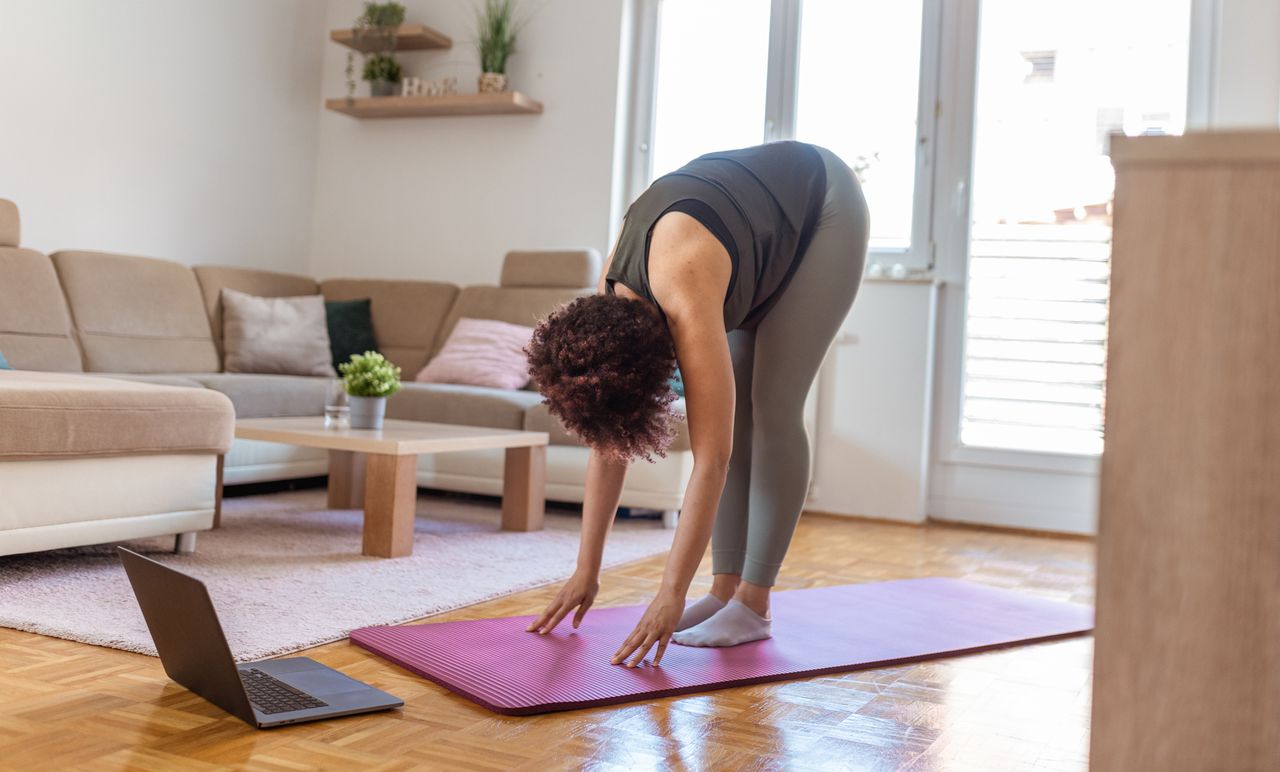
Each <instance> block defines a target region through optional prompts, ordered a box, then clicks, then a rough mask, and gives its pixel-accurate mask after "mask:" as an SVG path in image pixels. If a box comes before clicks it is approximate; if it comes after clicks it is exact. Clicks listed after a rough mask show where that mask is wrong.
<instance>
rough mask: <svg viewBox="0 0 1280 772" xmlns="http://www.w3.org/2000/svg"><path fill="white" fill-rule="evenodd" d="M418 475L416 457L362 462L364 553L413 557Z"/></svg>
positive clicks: (382, 556) (374, 457) (373, 459)
mask: <svg viewBox="0 0 1280 772" xmlns="http://www.w3.org/2000/svg"><path fill="white" fill-rule="evenodd" d="M417 472H418V457H417V456H383V455H371V456H369V458H368V461H367V462H366V463H365V492H364V531H363V539H364V554H366V555H370V556H373V557H379V558H401V557H404V556H405V555H412V554H413V514H414V509H415V504H416V503H417V501H416V499H417V497H416V493H417V490H418V480H417Z"/></svg>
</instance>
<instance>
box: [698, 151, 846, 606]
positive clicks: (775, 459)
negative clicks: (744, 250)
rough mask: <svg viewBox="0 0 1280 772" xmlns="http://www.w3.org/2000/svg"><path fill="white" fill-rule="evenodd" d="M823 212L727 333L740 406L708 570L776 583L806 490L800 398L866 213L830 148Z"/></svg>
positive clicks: (840, 303)
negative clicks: (741, 322)
mask: <svg viewBox="0 0 1280 772" xmlns="http://www.w3.org/2000/svg"><path fill="white" fill-rule="evenodd" d="M818 151H819V152H820V153H821V154H822V160H823V162H824V163H825V164H826V167H827V196H826V200H825V202H824V204H823V207H822V216H821V217H820V218H819V219H818V225H817V228H816V230H815V232H814V236H813V239H812V241H810V242H809V246H808V248H807V249H806V251H805V254H804V258H803V259H802V260H801V262H800V266H799V267H798V268H797V269H796V272H795V275H794V276H792V279H791V283H790V284H788V285H787V287H786V289H784V290H783V292H782V296H781V297H780V298H779V299H778V302H777V303H776V304H774V306H773V308H771V309H770V310H769V313H768V314H767V315H765V317H764V319H763V320H761V322H760V324H759V325H758V326H757V327H756V329H755V330H753V331H744V330H735V331H734V332H731V333H729V351H730V354H731V356H732V358H733V376H734V380H735V382H736V387H737V411H736V413H735V415H734V419H733V456H732V458H731V459H730V462H729V474H728V479H727V480H726V482H725V487H724V494H723V496H721V498H720V509H719V510H718V511H717V512H716V522H715V530H714V531H713V532H712V537H711V556H712V572H713V573H717V574H734V575H737V576H741V577H742V578H743V579H744V580H745V581H748V582H751V583H753V584H759V585H764V586H766V587H771V586H773V583H774V581H775V580H776V579H777V577H778V569H779V568H781V567H782V559H783V557H785V556H786V554H787V548H788V547H789V546H790V545H791V537H792V534H794V533H795V529H796V522H797V521H799V519H800V510H801V509H802V508H803V507H804V501H805V497H806V495H807V493H808V489H809V437H808V433H807V432H806V430H805V426H804V403H805V399H806V397H807V396H808V394H809V388H810V387H811V386H812V385H813V381H814V378H816V377H817V375H818V368H819V367H821V366H822V360H823V358H824V357H826V354H827V349H828V348H829V347H830V346H831V341H832V340H833V339H834V338H835V336H836V333H837V332H838V331H839V330H840V326H841V324H842V323H843V322H844V319H845V317H846V316H847V315H848V313H849V308H850V307H851V306H852V305H853V298H854V296H855V295H857V293H858V285H859V284H861V282H862V268H863V264H864V262H865V261H866V255H867V237H868V231H869V223H870V216H869V214H868V212H867V203H866V200H865V199H864V198H863V196H862V187H861V186H860V185H859V184H858V180H857V178H855V177H854V175H853V172H852V171H851V170H850V169H849V167H848V166H846V165H845V163H844V162H843V161H841V160H840V159H839V158H838V157H837V156H836V155H835V154H834V153H832V152H831V151H829V150H826V149H823V148H819V149H818Z"/></svg>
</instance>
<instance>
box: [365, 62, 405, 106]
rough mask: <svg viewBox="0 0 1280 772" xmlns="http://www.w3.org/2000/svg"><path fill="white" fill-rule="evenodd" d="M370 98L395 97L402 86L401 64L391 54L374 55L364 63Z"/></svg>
mask: <svg viewBox="0 0 1280 772" xmlns="http://www.w3.org/2000/svg"><path fill="white" fill-rule="evenodd" d="M364 79H365V80H367V81H369V95H370V96H376V97H378V96H394V95H395V93H396V90H397V89H398V88H399V85H400V63H399V62H397V61H396V58H395V57H394V56H392V55H391V54H374V55H373V56H371V57H369V58H368V59H366V60H365V61H364Z"/></svg>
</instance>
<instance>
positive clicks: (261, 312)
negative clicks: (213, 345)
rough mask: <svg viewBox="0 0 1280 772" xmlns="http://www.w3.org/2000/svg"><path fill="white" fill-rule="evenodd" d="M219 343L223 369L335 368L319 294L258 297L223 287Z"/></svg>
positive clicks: (313, 371)
mask: <svg viewBox="0 0 1280 772" xmlns="http://www.w3.org/2000/svg"><path fill="white" fill-rule="evenodd" d="M222 348H223V351H224V352H225V354H226V357H225V359H224V366H223V369H225V370H226V371H227V372H229V373H274V374H281V375H327V376H330V377H332V376H333V375H334V374H335V373H334V371H333V362H332V359H331V354H330V352H329V328H328V323H327V322H326V321H325V313H324V297H323V296H321V295H302V296H299V297H288V298H260V297H257V296H255V295H248V294H245V293H243V292H236V291H235V290H233V289H226V288H225V287H224V288H223V290H222Z"/></svg>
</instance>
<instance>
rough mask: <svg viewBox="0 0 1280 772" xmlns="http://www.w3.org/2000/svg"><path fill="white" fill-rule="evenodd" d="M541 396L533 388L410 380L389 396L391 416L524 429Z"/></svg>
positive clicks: (414, 419) (415, 419) (464, 424)
mask: <svg viewBox="0 0 1280 772" xmlns="http://www.w3.org/2000/svg"><path fill="white" fill-rule="evenodd" d="M539 399H541V398H540V397H539V396H538V395H537V394H535V393H533V392H530V391H509V390H507V389H487V388H484V387H481V386H457V385H454V384H446V383H406V384H405V385H404V390H403V391H401V392H400V393H399V394H396V395H395V396H393V397H391V398H389V399H388V400H387V418H400V419H404V420H408V421H426V422H428V423H439V424H455V425H458V426H488V427H492V428H494V429H523V428H524V414H525V411H526V410H528V409H529V408H530V407H532V406H533V405H535V404H537V402H538V400H539Z"/></svg>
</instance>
